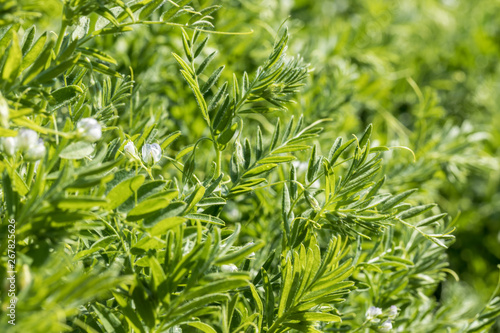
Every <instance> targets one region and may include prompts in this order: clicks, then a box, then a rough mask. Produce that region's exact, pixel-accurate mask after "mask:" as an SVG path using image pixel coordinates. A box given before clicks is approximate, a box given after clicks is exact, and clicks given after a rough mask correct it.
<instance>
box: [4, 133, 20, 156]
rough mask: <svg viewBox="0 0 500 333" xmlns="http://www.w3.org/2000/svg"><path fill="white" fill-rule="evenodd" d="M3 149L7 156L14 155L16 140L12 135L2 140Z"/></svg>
mask: <svg viewBox="0 0 500 333" xmlns="http://www.w3.org/2000/svg"><path fill="white" fill-rule="evenodd" d="M2 146H3V151H4V152H5V154H7V156H14V154H15V153H16V149H17V147H16V146H17V140H16V138H14V137H7V138H4V139H3V140H2Z"/></svg>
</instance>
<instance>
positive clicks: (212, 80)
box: [201, 66, 224, 94]
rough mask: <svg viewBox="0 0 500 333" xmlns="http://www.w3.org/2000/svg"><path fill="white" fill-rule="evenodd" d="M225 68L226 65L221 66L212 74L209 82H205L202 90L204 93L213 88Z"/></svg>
mask: <svg viewBox="0 0 500 333" xmlns="http://www.w3.org/2000/svg"><path fill="white" fill-rule="evenodd" d="M223 70H224V66H220V67H219V68H217V69H216V70H215V71H214V72H213V73H212V75H210V77H209V78H208V80H207V82H205V84H204V85H203V87H202V88H201V92H202V93H203V94H205V93H206V92H207V91H208V90H209V89H210V88H212V86H213V85H214V84H215V83H216V82H217V80H219V78H220V76H221V74H222V71H223Z"/></svg>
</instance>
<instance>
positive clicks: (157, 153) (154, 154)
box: [142, 143, 161, 165]
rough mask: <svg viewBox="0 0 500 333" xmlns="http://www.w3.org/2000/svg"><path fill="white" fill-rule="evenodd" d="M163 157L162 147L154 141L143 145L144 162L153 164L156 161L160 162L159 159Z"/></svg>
mask: <svg viewBox="0 0 500 333" xmlns="http://www.w3.org/2000/svg"><path fill="white" fill-rule="evenodd" d="M160 159H161V147H160V145H159V144H157V143H153V144H152V145H150V144H147V143H146V144H145V145H144V146H142V160H143V161H144V163H146V164H147V165H153V164H155V163H158V161H159V160H160Z"/></svg>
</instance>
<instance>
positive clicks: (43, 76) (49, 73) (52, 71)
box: [25, 53, 81, 83]
mask: <svg viewBox="0 0 500 333" xmlns="http://www.w3.org/2000/svg"><path fill="white" fill-rule="evenodd" d="M80 55H81V54H80V53H78V54H76V55H74V56H73V57H71V58H70V59H68V60H65V61H63V62H61V63H60V64H59V65H56V66H54V67H49V68H48V69H47V70H45V71H43V72H41V73H40V74H38V75H37V76H36V78H35V81H37V82H39V83H44V82H47V81H50V80H52V79H55V78H57V77H59V75H61V74H62V73H64V72H65V71H66V70H68V69H70V68H72V67H73V66H74V65H75V64H76V63H77V62H78V60H79V59H80ZM26 82H27V81H26V80H25V83H26Z"/></svg>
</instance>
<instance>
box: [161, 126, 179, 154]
mask: <svg viewBox="0 0 500 333" xmlns="http://www.w3.org/2000/svg"><path fill="white" fill-rule="evenodd" d="M179 136H181V131H175V132H173V133H170V134H169V135H168V136H167V137H166V138H165V140H164V141H163V142H162V144H161V145H160V147H161V149H162V150H163V149H165V148H167V147H168V146H169V145H170V144H171V143H172V142H174V141H175V140H176V139H177V138H178V137H179Z"/></svg>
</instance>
